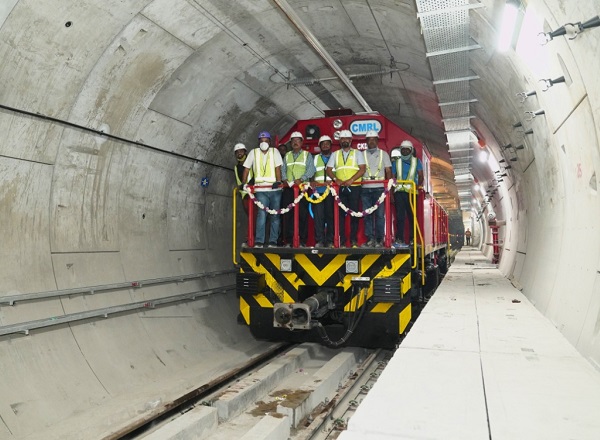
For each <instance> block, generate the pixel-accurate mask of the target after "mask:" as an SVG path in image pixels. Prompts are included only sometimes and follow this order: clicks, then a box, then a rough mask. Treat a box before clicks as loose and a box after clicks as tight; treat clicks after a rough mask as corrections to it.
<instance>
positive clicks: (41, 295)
mask: <svg viewBox="0 0 600 440" xmlns="http://www.w3.org/2000/svg"><path fill="white" fill-rule="evenodd" d="M235 272H236V271H235V270H231V269H229V270H220V271H215V272H205V273H195V274H189V275H178V276H173V277H164V278H152V279H148V280H139V281H127V282H124V283H114V284H103V285H100V286H87V287H76V288H73V289H61V290H51V291H44V292H33V293H23V294H20V295H10V296H2V297H0V305H9V306H14V305H15V302H23V301H32V300H37V299H46V298H55V297H57V296H66V295H76V294H79V293H82V294H89V295H93V294H94V293H96V292H103V291H107V290H119V289H128V288H131V287H134V288H140V287H143V286H149V285H154V284H164V283H170V282H173V281H175V282H183V281H188V280H193V279H198V278H205V277H211V278H212V277H215V276H218V275H228V274H233V273H235Z"/></svg>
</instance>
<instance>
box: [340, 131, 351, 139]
mask: <svg viewBox="0 0 600 440" xmlns="http://www.w3.org/2000/svg"><path fill="white" fill-rule="evenodd" d="M341 138H350V139H352V133H350V130H342V131H340V139H341Z"/></svg>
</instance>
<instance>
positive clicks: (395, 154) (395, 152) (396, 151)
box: [390, 148, 402, 159]
mask: <svg viewBox="0 0 600 440" xmlns="http://www.w3.org/2000/svg"><path fill="white" fill-rule="evenodd" d="M390 156H391V157H392V159H393V158H396V157H400V156H402V153H400V148H394V149H393V150H392V153H391V154H390Z"/></svg>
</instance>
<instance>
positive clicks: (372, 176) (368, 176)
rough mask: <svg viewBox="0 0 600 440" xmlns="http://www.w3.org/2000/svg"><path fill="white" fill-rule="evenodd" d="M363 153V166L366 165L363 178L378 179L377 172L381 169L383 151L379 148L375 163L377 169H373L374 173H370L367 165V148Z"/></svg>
mask: <svg viewBox="0 0 600 440" xmlns="http://www.w3.org/2000/svg"><path fill="white" fill-rule="evenodd" d="M378 150H379V149H378ZM363 155H364V157H365V166H366V167H367V171H366V172H365V176H367V177H366V178H365V180H367V179H370V180H379V179H377V176H378V175H379V172H380V171H381V165H382V164H383V152H382V151H381V150H379V164H378V165H377V171H375V174H373V173H371V167H370V166H369V159H368V158H367V150H364V151H363ZM384 178H385V174H384ZM382 180H383V179H382Z"/></svg>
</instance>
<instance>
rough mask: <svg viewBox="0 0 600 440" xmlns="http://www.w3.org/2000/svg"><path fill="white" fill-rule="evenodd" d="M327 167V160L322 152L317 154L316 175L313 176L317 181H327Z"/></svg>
mask: <svg viewBox="0 0 600 440" xmlns="http://www.w3.org/2000/svg"><path fill="white" fill-rule="evenodd" d="M330 159H331V156H329V159H328V160H330ZM326 167H327V164H326V163H325V161H324V160H323V155H322V154H317V155H316V156H315V169H316V170H317V171H316V173H315V175H314V176H313V178H314V179H315V182H321V183H322V182H325V181H326V180H327V174H326V173H325V168H326Z"/></svg>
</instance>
